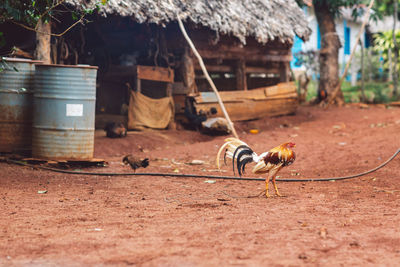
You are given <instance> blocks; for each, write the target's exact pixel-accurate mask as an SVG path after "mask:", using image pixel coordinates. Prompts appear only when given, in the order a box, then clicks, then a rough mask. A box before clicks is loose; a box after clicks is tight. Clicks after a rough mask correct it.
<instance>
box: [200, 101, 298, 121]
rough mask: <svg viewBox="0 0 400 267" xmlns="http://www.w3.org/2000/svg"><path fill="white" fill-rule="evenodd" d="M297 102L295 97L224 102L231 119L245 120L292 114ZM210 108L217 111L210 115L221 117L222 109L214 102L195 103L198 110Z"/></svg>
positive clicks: (205, 110)
mask: <svg viewBox="0 0 400 267" xmlns="http://www.w3.org/2000/svg"><path fill="white" fill-rule="evenodd" d="M297 106H298V103H297V98H296V97H295V98H281V99H267V100H262V101H254V100H249V99H245V100H243V102H229V103H225V108H226V109H227V112H228V113H229V116H230V117H231V120H232V121H245V120H253V119H260V118H263V117H271V116H279V115H287V114H293V113H295V112H296V109H297ZM211 108H216V109H217V113H216V114H215V115H212V117H221V115H222V111H221V110H220V108H219V105H218V104H216V103H200V104H196V109H197V111H198V112H200V111H203V112H207V111H209V110H210V109H211Z"/></svg>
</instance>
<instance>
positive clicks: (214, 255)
mask: <svg viewBox="0 0 400 267" xmlns="http://www.w3.org/2000/svg"><path fill="white" fill-rule="evenodd" d="M236 127H237V130H238V133H239V135H240V137H241V138H242V139H243V140H244V141H245V142H247V143H248V144H250V145H251V146H252V148H253V149H254V150H255V151H256V152H263V151H265V150H268V149H269V148H271V147H273V146H275V145H277V144H279V143H282V142H284V141H287V140H290V141H294V142H296V143H297V147H296V149H295V151H296V153H297V159H296V162H295V163H294V164H293V165H291V166H289V167H287V168H286V169H283V170H282V171H281V172H280V174H279V175H280V176H281V177H282V178H283V177H284V178H308V177H332V176H343V175H348V174H354V173H358V172H362V171H365V170H368V169H371V168H373V167H375V166H377V165H379V164H381V163H382V162H384V161H385V160H386V159H387V158H389V157H390V156H391V155H392V154H393V153H394V152H395V151H396V150H397V149H398V148H399V147H400V138H399V132H400V109H399V108H390V109H386V108H384V107H370V108H368V109H360V108H358V107H355V106H350V107H343V108H330V109H328V110H322V109H320V108H317V107H301V108H299V110H298V112H297V114H296V116H284V117H279V118H272V119H270V118H266V119H264V120H258V121H253V122H247V123H238V124H237V125H236ZM250 128H258V129H259V131H260V133H259V134H249V133H248V132H249V129H250ZM224 138H225V137H223V136H219V137H212V136H206V135H201V134H200V133H197V132H193V131H184V130H182V131H158V132H157V131H149V132H135V133H130V134H129V135H128V137H127V138H124V139H107V138H106V137H104V133H103V132H101V131H99V132H96V141H95V156H96V157H97V158H104V159H106V160H107V161H108V163H109V166H108V167H106V168H91V169H86V170H90V171H103V172H131V170H130V168H129V167H127V166H123V165H122V164H121V158H122V156H123V155H125V154H127V153H133V154H135V155H138V156H141V157H149V158H150V166H149V167H148V168H147V169H144V170H143V169H140V170H138V171H143V172H173V171H176V172H178V171H179V173H197V174H210V175H232V170H231V166H227V167H224V171H223V172H222V173H218V172H217V171H215V169H216V167H215V155H216V153H217V150H218V147H219V146H220V145H221V144H222V143H223V140H224ZM194 159H198V160H203V161H204V162H205V163H204V164H203V165H195V166H191V165H187V164H186V163H188V162H191V161H192V160H194ZM0 169H1V174H0V177H1V179H0V206H1V209H0V211H1V217H0V265H2V266H20V265H29V266H31V265H33V266H55V265H57V266H58V265H64V266H65V265H68V266H86V265H140V266H233V265H235V266H236V265H238V266H266V265H269V266H305V265H307V266H341V265H345V266H354V265H356V266H361V265H367V266H371V265H379V266H394V265H396V264H398V263H399V262H400V227H399V221H400V214H399V211H400V175H399V174H400V157H398V158H396V159H395V160H393V161H392V162H391V163H389V164H388V165H387V166H386V167H384V168H383V169H380V170H378V171H377V172H374V173H372V174H369V175H366V176H363V177H360V178H357V179H352V180H346V181H336V182H300V183H295V182H293V183H284V182H280V183H278V187H279V188H280V191H281V193H282V194H284V195H285V197H282V198H279V197H273V198H270V199H266V198H265V197H255V198H247V196H252V195H257V194H258V193H259V192H261V191H262V190H263V189H264V183H263V182H259V181H226V180H216V181H215V183H208V182H206V181H209V180H210V179H185V178H171V177H169V178H165V177H149V176H144V175H143V176H117V177H102V176H83V175H67V174H60V173H54V172H50V171H45V170H35V169H32V168H30V167H21V166H16V165H10V164H7V163H4V162H3V163H0ZM249 169H250V168H249ZM249 176H251V175H249ZM271 189H272V188H271ZM41 190H47V193H46V194H39V193H38V191H41ZM271 192H272V191H271Z"/></svg>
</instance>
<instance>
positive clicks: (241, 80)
mask: <svg viewBox="0 0 400 267" xmlns="http://www.w3.org/2000/svg"><path fill="white" fill-rule="evenodd" d="M235 75H236V90H242V91H243V90H244V91H246V90H247V79H246V61H245V60H244V59H239V60H238V61H237V65H236V68H235Z"/></svg>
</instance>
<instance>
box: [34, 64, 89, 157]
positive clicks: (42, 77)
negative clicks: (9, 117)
mask: <svg viewBox="0 0 400 267" xmlns="http://www.w3.org/2000/svg"><path fill="white" fill-rule="evenodd" d="M96 75H97V67H94V66H84V65H76V66H75V65H74V66H69V65H47V64H38V65H36V71H35V93H34V99H33V109H34V112H33V134H32V156H33V157H35V158H45V159H70V160H89V159H91V158H93V150H94V120H95V102H96Z"/></svg>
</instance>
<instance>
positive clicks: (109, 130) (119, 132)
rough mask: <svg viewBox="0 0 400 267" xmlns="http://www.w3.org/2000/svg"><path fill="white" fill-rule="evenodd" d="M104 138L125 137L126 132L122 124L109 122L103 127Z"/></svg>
mask: <svg viewBox="0 0 400 267" xmlns="http://www.w3.org/2000/svg"><path fill="white" fill-rule="evenodd" d="M104 131H106V136H107V137H110V138H118V137H125V136H126V134H127V130H126V128H125V126H124V124H123V123H122V122H109V123H107V124H106V126H105V127H104Z"/></svg>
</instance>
